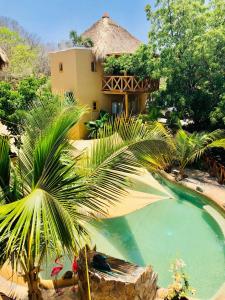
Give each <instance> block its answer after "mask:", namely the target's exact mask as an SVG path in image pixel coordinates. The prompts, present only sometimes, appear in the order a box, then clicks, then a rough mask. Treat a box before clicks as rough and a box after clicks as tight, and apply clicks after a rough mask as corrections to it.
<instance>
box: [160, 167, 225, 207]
mask: <svg viewBox="0 0 225 300" xmlns="http://www.w3.org/2000/svg"><path fill="white" fill-rule="evenodd" d="M185 173H186V174H187V175H188V177H187V178H185V179H183V180H181V181H179V182H177V183H178V184H181V185H183V186H186V187H188V188H190V189H191V190H194V191H195V192H197V193H199V194H200V195H204V196H206V197H207V198H209V200H212V201H213V202H214V203H216V204H217V205H218V206H219V207H220V208H221V209H222V210H223V211H224V212H225V186H224V185H220V184H219V183H218V182H217V181H216V179H215V178H214V177H211V176H210V175H209V174H208V173H206V172H203V171H200V170H195V169H186V170H185ZM163 175H164V176H165V177H166V178H168V179H169V180H171V181H174V182H176V180H175V175H173V174H168V173H165V172H163ZM198 187H200V188H201V190H202V192H199V191H198V190H196V189H197V188H198Z"/></svg>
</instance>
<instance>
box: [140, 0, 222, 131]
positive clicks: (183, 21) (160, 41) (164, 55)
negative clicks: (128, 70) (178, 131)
mask: <svg viewBox="0 0 225 300" xmlns="http://www.w3.org/2000/svg"><path fill="white" fill-rule="evenodd" d="M146 13H147V17H148V19H149V21H150V23H151V28H150V32H149V44H150V45H151V46H152V47H153V50H154V52H155V53H157V54H159V56H160V61H159V70H160V75H161V77H164V78H166V87H165V89H164V90H162V91H160V93H158V95H157V97H156V103H157V104H159V105H160V106H161V107H164V108H167V107H173V108H174V111H175V112H176V114H177V116H178V117H179V118H181V119H184V118H189V119H192V120H193V121H194V124H195V126H196V128H200V129H201V128H207V127H209V126H210V125H211V126H216V127H225V118H224V114H225V111H224V107H225V105H224V101H225V100H224V95H225V94H224V91H225V81H224V74H225V18H224V15H225V3H224V0H211V1H207V2H205V1H202V0H158V1H156V5H155V8H154V9H152V8H151V6H150V5H147V7H146Z"/></svg>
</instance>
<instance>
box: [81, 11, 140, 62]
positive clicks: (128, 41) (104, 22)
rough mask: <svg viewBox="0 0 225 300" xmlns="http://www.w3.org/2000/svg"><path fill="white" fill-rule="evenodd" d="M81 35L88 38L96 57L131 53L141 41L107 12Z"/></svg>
mask: <svg viewBox="0 0 225 300" xmlns="http://www.w3.org/2000/svg"><path fill="white" fill-rule="evenodd" d="M82 37H84V38H90V39H91V40H92V41H93V43H94V47H93V51H94V53H95V55H96V57H97V59H103V58H104V57H106V56H107V55H110V54H123V53H133V52H135V50H136V49H137V48H138V46H139V45H140V44H141V42H140V41H139V40H138V39H136V38H135V37H134V36H133V35H131V34H130V33H129V32H128V31H127V30H126V29H124V28H123V27H121V26H120V25H118V24H116V23H115V22H114V21H113V20H112V19H111V18H110V17H109V15H108V14H104V15H103V16H102V18H101V19H100V20H98V21H97V22H96V23H94V24H93V25H92V26H91V27H90V28H89V29H87V30H86V31H85V32H84V33H83V34H82Z"/></svg>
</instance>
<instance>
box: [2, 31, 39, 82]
mask: <svg viewBox="0 0 225 300" xmlns="http://www.w3.org/2000/svg"><path fill="white" fill-rule="evenodd" d="M0 47H2V48H3V49H4V50H5V52H6V53H7V56H8V59H9V62H10V63H9V66H8V68H7V70H6V71H7V72H8V73H9V75H10V76H12V77H19V78H21V77H25V76H28V75H30V74H32V73H33V72H34V66H35V63H34V62H35V60H36V58H37V55H38V49H37V48H31V47H30V46H29V45H28V44H26V43H25V42H24V40H23V39H22V38H21V37H20V36H19V34H18V33H17V32H14V31H11V30H9V29H8V28H7V27H0Z"/></svg>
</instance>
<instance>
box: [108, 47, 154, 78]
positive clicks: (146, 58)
mask: <svg viewBox="0 0 225 300" xmlns="http://www.w3.org/2000/svg"><path fill="white" fill-rule="evenodd" d="M158 64H159V58H158V57H155V55H154V52H153V49H152V47H151V46H150V45H141V46H140V47H139V48H138V49H137V51H136V52H135V53H134V54H124V55H121V56H118V57H117V56H109V57H107V58H106V60H105V62H104V71H105V73H106V74H110V75H119V74H127V75H135V76H138V77H139V78H141V79H144V78H149V77H151V78H159V71H158Z"/></svg>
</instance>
